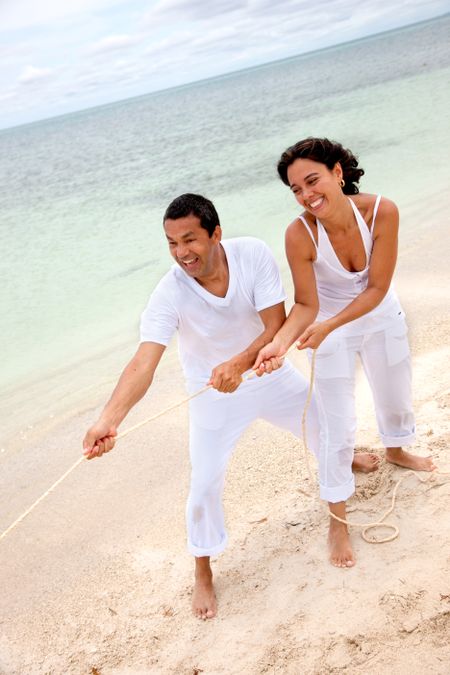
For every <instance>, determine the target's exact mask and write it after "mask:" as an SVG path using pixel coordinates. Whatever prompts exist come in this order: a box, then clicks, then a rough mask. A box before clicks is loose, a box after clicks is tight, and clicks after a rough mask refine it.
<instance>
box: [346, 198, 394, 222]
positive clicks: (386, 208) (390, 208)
mask: <svg viewBox="0 0 450 675" xmlns="http://www.w3.org/2000/svg"><path fill="white" fill-rule="evenodd" d="M377 197H378V195H373V194H370V193H368V192H360V193H359V194H357V195H352V197H351V199H352V200H353V201H354V203H355V204H356V206H357V207H358V210H359V212H360V213H361V215H362V217H363V218H364V220H365V221H366V223H367V224H368V226H369V227H370V225H371V223H372V220H373V214H374V209H375V204H376V201H377ZM397 215H398V208H397V206H396V204H395V203H394V202H393V201H392V200H391V199H388V198H387V197H384V196H383V195H382V196H381V200H380V205H379V207H378V211H377V220H379V219H384V218H391V217H392V216H397Z"/></svg>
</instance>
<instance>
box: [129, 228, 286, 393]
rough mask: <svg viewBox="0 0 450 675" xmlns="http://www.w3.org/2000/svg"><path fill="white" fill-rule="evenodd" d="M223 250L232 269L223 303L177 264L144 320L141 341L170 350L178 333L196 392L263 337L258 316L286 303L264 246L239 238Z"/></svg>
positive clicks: (190, 385) (183, 360) (153, 297)
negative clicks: (219, 368) (223, 365)
mask: <svg viewBox="0 0 450 675" xmlns="http://www.w3.org/2000/svg"><path fill="white" fill-rule="evenodd" d="M222 246H223V248H224V251H225V255H226V257H227V262H228V270H229V284H228V290H227V294H226V296H225V297H224V298H220V297H218V296H216V295H213V294H212V293H210V292H209V291H207V290H205V289H204V288H203V286H201V285H200V284H199V283H198V282H197V281H196V280H195V279H193V278H192V277H190V276H189V275H188V274H186V272H184V270H182V269H181V267H180V266H179V265H174V266H173V267H172V268H171V269H170V271H169V272H167V274H166V275H165V276H164V277H163V278H162V279H161V281H160V282H159V284H158V285H157V286H156V288H155V290H154V291H153V293H152V295H151V296H150V300H149V302H148V304H147V307H146V308H145V310H144V312H143V314H142V317H141V342H156V343H158V344H162V345H168V344H169V342H170V340H171V338H172V336H173V334H174V333H175V331H176V330H178V334H179V352H180V359H181V364H182V367H183V370H184V374H185V376H186V379H187V381H188V382H187V383H188V388H189V389H192V390H194V389H195V388H196V387H198V386H199V385H201V384H204V383H206V382H207V381H208V380H209V378H210V375H211V371H212V369H213V368H214V367H215V366H217V365H219V364H220V363H223V362H224V361H227V360H228V359H230V358H231V357H233V356H235V355H236V354H239V353H240V352H242V351H243V350H244V349H245V348H246V347H248V345H249V344H251V343H252V342H253V340H255V338H256V337H257V336H258V335H260V334H261V333H262V332H263V330H264V324H263V322H262V321H261V318H260V316H259V314H258V312H259V311H261V310H262V309H266V308H267V307H272V306H273V305H276V304H278V303H280V302H283V301H284V300H285V299H286V295H285V292H284V289H283V286H282V283H281V277H280V272H279V270H278V267H277V264H276V262H275V260H274V257H273V255H272V253H271V251H270V249H269V248H268V246H267V245H266V244H265V243H264V242H263V241H261V240H260V239H255V238H254V237H238V238H236V239H227V240H224V241H222Z"/></svg>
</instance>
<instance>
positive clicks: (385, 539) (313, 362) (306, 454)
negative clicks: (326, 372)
mask: <svg viewBox="0 0 450 675" xmlns="http://www.w3.org/2000/svg"><path fill="white" fill-rule="evenodd" d="M316 351H317V350H316V349H314V350H313V353H312V358H311V374H310V379H309V390H308V396H307V398H306V403H305V406H304V408H303V415H302V437H303V455H304V458H305V463H306V468H307V471H308V476H309V479H310V480H311V482H312V483H316V484H317V481H316V480H315V479H314V477H313V474H312V471H311V466H310V463H309V453H310V451H309V448H308V441H307V438H306V414H307V412H308V408H309V404H310V403H311V397H312V393H313V387H314V374H315V366H316ZM411 474H413V475H414V476H415V477H416V478H417V480H419V481H420V482H421V483H428V482H429V481H431V480H433V479H434V476H435V475H436V474H439V475H441V476H449V475H450V472H444V471H438V470H437V469H435V470H434V471H432V472H431V473H430V475H429V476H428V477H427V478H422V476H420V475H419V474H418V473H417V472H416V471H413V470H412V469H408V470H407V472H406V473H405V474H403V476H402V477H401V478H400V479H399V480H398V481H397V482H396V484H395V486H394V490H393V493H392V498H391V506H390V507H389V508H388V510H387V511H386V512H385V513H384V514H383V515H382V516H381V518H380V519H379V520H378V521H375V522H372V523H353V522H350V521H348V520H346V519H344V518H339V516H336V515H335V514H334V513H332V511H329V514H330V516H331V518H334V520H337V521H338V522H340V523H343V524H344V525H349V526H350V527H359V528H362V532H361V536H362V538H363V539H364V541H366V542H367V543H368V544H384V543H386V542H388V541H393V540H394V539H396V538H397V537H398V535H399V533H400V530H399V528H398V527H397V526H396V525H393V524H392V523H385V522H384V520H385V518H387V517H388V515H389V514H390V513H392V511H393V510H394V507H395V501H396V499H397V491H398V488H399V487H400V484H401V483H402V482H403V481H404V480H405V478H407V477H408V476H409V475H411ZM302 492H303V493H304V494H305V495H306V496H307V497H311V498H313V497H315V496H316V494H314V493H311V492H308V491H307V490H302ZM376 527H385V528H388V529H391V530H393V533H392V534H391V535H388V536H386V537H383V538H379V539H377V538H375V537H373V538H371V537H368V536H367V532H368V531H369V530H371V529H374V528H376Z"/></svg>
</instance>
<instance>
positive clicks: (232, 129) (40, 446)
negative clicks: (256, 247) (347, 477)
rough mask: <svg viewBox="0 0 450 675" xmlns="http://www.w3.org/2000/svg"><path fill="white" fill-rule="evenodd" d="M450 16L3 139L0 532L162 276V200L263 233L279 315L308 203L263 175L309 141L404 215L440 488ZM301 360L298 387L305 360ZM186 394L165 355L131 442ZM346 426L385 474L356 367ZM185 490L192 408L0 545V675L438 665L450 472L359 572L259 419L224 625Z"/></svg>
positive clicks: (415, 332)
mask: <svg viewBox="0 0 450 675" xmlns="http://www.w3.org/2000/svg"><path fill="white" fill-rule="evenodd" d="M449 24H450V18H449V16H448V15H447V16H445V17H442V18H440V19H439V20H433V21H430V22H425V23H423V24H420V25H417V26H412V27H408V28H406V29H401V30H398V31H393V32H391V33H387V34H382V35H379V36H373V37H371V38H367V39H363V40H359V41H355V42H353V43H349V44H347V45H340V46H338V47H335V48H330V49H326V50H321V51H319V52H315V53H311V54H306V55H302V56H301V57H294V58H292V59H287V60H285V61H283V62H276V63H272V64H268V65H267V66H262V67H258V68H255V69H250V70H248V71H242V72H239V73H234V74H232V75H230V76H223V77H220V78H214V79H211V80H208V81H204V82H200V83H195V84H193V85H188V86H185V87H180V88H177V89H173V90H167V91H163V92H158V93H156V94H152V95H149V96H143V97H139V98H137V99H132V100H131V99H130V100H128V101H123V102H120V103H118V104H112V105H110V106H104V107H102V108H95V109H91V110H86V111H82V112H80V113H74V114H71V115H67V116H64V117H59V118H55V119H51V120H45V121H42V122H38V123H35V124H31V125H26V126H23V127H17V128H14V129H7V130H2V131H0V155H1V157H2V162H1V164H0V210H1V212H2V219H1V222H0V245H1V247H2V251H3V255H2V260H1V265H2V279H3V280H4V282H3V293H2V297H1V302H2V306H1V308H0V311H1V312H2V316H4V317H5V318H7V320H6V321H4V325H3V326H2V332H1V335H0V351H1V352H2V356H3V364H2V365H3V367H2V372H1V382H0V412H1V417H2V422H1V425H0V432H1V441H0V532H3V531H5V530H6V529H7V528H8V527H9V526H10V525H11V523H13V522H14V521H15V520H16V519H17V518H18V517H19V516H20V515H21V514H23V513H24V512H25V511H26V510H27V509H28V508H29V507H30V506H31V505H32V504H33V503H34V502H35V501H36V500H37V499H39V498H40V497H41V496H42V495H44V494H45V493H46V491H47V490H48V489H49V488H50V487H51V486H52V485H54V483H55V482H56V481H57V480H58V479H59V478H60V477H61V476H63V475H64V474H65V472H66V471H67V470H68V469H69V468H70V467H72V466H73V465H74V463H75V462H77V460H78V459H79V458H80V456H81V451H82V450H81V444H82V439H83V437H84V434H85V432H86V430H87V429H88V428H89V426H90V425H91V424H92V423H93V422H94V421H95V420H96V419H97V417H98V415H99V413H100V411H101V409H102V407H103V405H104V403H105V402H106V400H107V398H108V396H109V394H110V392H111V390H112V388H113V386H114V383H115V381H116V380H117V377H118V375H119V373H120V371H121V369H122V367H123V366H124V365H125V363H126V362H127V361H128V360H129V359H130V358H131V356H132V355H133V353H134V351H135V349H136V345H137V341H138V324H139V315H140V312H141V311H142V310H143V308H144V307H145V303H146V302H147V298H148V296H149V294H150V292H151V290H152V289H153V288H154V286H155V285H156V283H157V282H158V279H159V278H160V277H161V276H162V275H163V274H164V272H165V271H166V270H167V269H168V267H169V265H170V264H171V259H170V256H169V255H168V252H167V250H166V249H167V245H166V241H165V239H164V236H163V233H162V228H161V220H162V214H163V213H164V210H165V208H166V206H167V204H168V203H169V201H170V200H171V199H172V198H173V197H175V196H176V195H177V194H180V193H182V192H188V191H192V192H198V193H201V194H205V195H206V196H208V197H209V198H211V199H212V200H213V202H214V203H215V205H216V207H217V209H218V212H219V215H220V217H221V222H222V225H223V230H224V236H225V237H235V236H240V235H246V236H257V237H260V238H261V239H263V240H264V241H266V243H267V244H268V245H269V246H270V248H271V249H272V250H273V252H274V255H275V257H276V260H277V262H278V263H279V265H280V269H281V271H282V275H283V280H284V283H285V287H286V291H287V294H288V297H289V299H288V302H287V307H288V308H289V306H290V304H291V302H292V283H291V279H290V274H289V270H288V267H287V263H286V260H285V255H284V251H283V233H284V229H285V227H286V225H287V224H288V223H289V222H290V221H291V220H292V219H293V218H295V217H296V215H297V212H298V207H297V205H296V203H295V200H294V199H293V198H292V195H291V194H290V192H289V190H287V189H286V188H285V186H283V185H282V184H281V182H280V181H279V180H278V179H277V177H276V175H275V168H274V167H275V164H276V160H277V158H278V157H279V154H280V152H281V151H282V150H283V149H284V148H285V147H287V146H288V145H289V144H291V143H293V142H295V141H296V140H298V139H299V138H300V137H305V136H307V135H309V134H313V135H316V136H319V135H324V136H325V135H326V136H329V137H330V138H334V139H336V140H339V141H341V142H343V143H344V145H346V146H348V147H350V148H351V149H352V150H353V151H354V152H355V153H356V154H357V155H358V157H359V159H360V162H361V164H362V166H363V167H364V169H365V171H366V173H365V175H364V177H363V179H362V184H361V190H362V191H363V192H372V193H382V194H383V195H386V196H387V197H389V198H391V199H393V200H394V201H395V202H396V203H397V204H398V205H399V208H400V213H401V227H400V246H399V259H398V264H397V270H396V274H395V286H396V289H397V291H398V294H399V296H400V299H401V302H402V305H403V307H404V309H405V312H406V316H407V322H408V326H409V337H410V343H411V349H412V355H413V393H414V405H415V412H416V421H417V441H416V443H415V445H414V447H413V450H414V452H417V453H418V454H421V455H428V454H432V456H433V458H434V459H435V462H436V464H437V465H438V467H439V469H440V470H441V471H442V472H449V471H450V457H449V452H448V447H449V437H450V423H449V419H448V405H449V394H450V382H449V380H450V377H449V375H448V362H449V359H450V348H449V346H448V335H449V329H450V313H449V309H448V290H447V289H448V287H449V271H448V263H447V261H448V260H449V238H448V231H449V220H450V218H449V207H450V204H449V199H448V184H449V179H450V173H449V169H448V156H449V153H450V134H449V131H448V124H447V117H448V113H447V111H448V106H449V105H450V101H449V90H448V86H447V83H448V80H449V75H450V53H449V49H448V37H447V36H448V26H449ZM311 73H314V78H312V77H311ZM225 141H226V142H225ZM290 358H291V360H292V361H293V362H294V363H295V365H296V366H297V367H298V368H299V369H300V370H302V372H304V374H305V375H306V377H308V378H309V366H308V362H307V360H306V357H305V356H304V355H303V354H292V357H290ZM185 397H186V390H185V386H184V381H183V376H182V373H181V369H180V365H179V361H178V354H177V345H176V342H174V343H172V344H171V345H170V346H169V347H168V349H167V350H166V353H165V354H164V357H163V359H162V362H161V365H160V367H159V368H158V371H157V374H156V377H155V381H154V382H153V384H152V387H151V390H150V391H149V393H148V394H147V395H146V396H145V398H144V399H143V400H142V401H141V402H140V403H139V404H138V405H137V406H136V407H135V408H134V409H133V410H132V411H131V412H130V414H129V415H128V417H127V418H126V420H125V421H124V422H123V424H122V427H121V429H120V431H121V432H122V431H125V430H126V429H129V428H130V427H132V426H133V425H135V424H137V423H139V422H141V421H144V420H145V419H147V418H149V417H152V416H154V415H156V414H157V413H159V412H160V411H162V410H164V409H166V408H168V407H171V406H172V405H174V404H175V403H176V402H178V401H180V400H181V399H183V398H185ZM357 412H358V432H357V444H356V451H358V450H361V449H371V450H372V451H374V452H377V453H380V455H381V457H382V456H383V450H382V446H381V444H380V441H379V438H378V434H377V430H376V425H375V419H374V413H373V406H372V401H371V395H370V391H369V389H368V385H367V382H366V381H365V378H364V376H363V373H362V371H361V370H360V371H359V373H358V379H357ZM310 461H311V465H312V467H313V468H314V467H315V464H314V460H313V459H312V458H311V460H310ZM189 474H190V467H189V457H188V410H187V405H181V406H179V407H177V408H175V409H173V410H171V411H170V412H168V413H166V414H165V415H163V416H161V417H159V418H158V419H155V420H154V421H152V422H149V423H148V424H146V425H144V426H142V427H140V428H139V429H137V430H135V431H133V432H132V433H130V434H129V435H128V436H126V437H125V438H123V439H122V440H120V441H119V442H118V443H117V446H116V448H115V449H114V450H113V451H112V452H111V453H110V454H108V455H107V456H105V457H103V458H101V459H96V460H93V461H90V462H87V461H83V462H81V463H80V465H79V466H77V467H76V468H74V469H73V471H71V472H70V474H69V475H68V476H67V477H66V478H65V479H64V480H63V481H62V482H61V484H59V485H58V486H57V487H56V488H55V489H54V490H53V491H52V492H50V493H49V494H48V496H46V498H45V499H44V500H43V501H42V502H40V503H39V504H38V505H37V506H36V507H35V508H34V509H33V511H32V512H31V513H30V514H29V515H27V516H26V518H24V520H23V521H22V522H21V523H19V524H18V525H17V526H16V527H14V528H13V529H12V530H11V531H10V532H9V533H8V534H7V536H5V537H4V538H3V539H1V540H0V581H1V585H2V602H1V603H0V675H62V674H64V675H80V674H87V675H147V674H151V675H153V674H155V675H169V674H172V673H173V674H176V675H178V674H180V675H198V673H205V675H206V674H207V675H216V674H217V675H218V674H221V673H223V674H226V675H230V674H231V675H234V674H238V673H239V674H242V673H244V674H245V675H260V674H261V673H270V674H272V673H280V674H283V675H284V674H285V673H287V674H288V675H300V674H301V675H325V674H328V673H330V674H331V673H345V674H346V675H347V674H348V675H353V674H355V675H356V674H357V673H361V674H364V675H367V674H373V675H404V674H405V673H408V675H422V674H423V673H424V672H429V673H433V674H436V675H447V674H448V673H449V671H450V646H449V639H448V638H449V635H450V589H449V582H448V579H449V572H450V537H449V535H450V521H449V518H448V511H449V507H450V476H448V475H444V473H442V475H439V474H438V473H436V474H434V475H433V478H432V480H430V481H429V482H426V483H422V482H420V480H418V478H417V477H416V476H414V475H408V476H407V477H406V478H405V480H404V481H403V482H402V483H401V485H400V486H399V489H398V495H397V501H396V504H395V508H394V510H393V512H392V513H391V514H390V515H389V516H388V517H387V519H386V520H387V522H389V523H392V524H394V525H395V526H397V527H398V528H399V536H398V537H397V538H396V539H394V540H393V541H391V542H389V543H383V544H369V543H367V542H365V541H364V540H363V539H362V538H361V531H360V529H359V528H357V527H352V529H351V535H352V542H353V546H354V550H355V554H356V566H355V567H354V568H353V569H345V570H342V569H338V568H334V567H333V566H332V565H331V564H330V563H329V561H328V553H327V545H326V536H327V529H328V516H327V511H326V508H325V506H324V504H323V503H322V502H321V501H320V500H319V498H318V496H317V485H316V484H311V481H310V479H309V478H308V472H307V467H306V463H305V456H304V450H303V448H302V445H301V443H299V442H298V440H297V439H295V438H294V437H293V436H291V435H290V434H288V433H284V432H281V431H280V430H278V429H276V428H275V427H272V426H270V425H269V424H266V423H264V422H258V423H256V424H254V425H252V426H251V427H250V428H249V429H248V430H247V431H246V432H245V434H244V435H243V437H242V438H241V439H240V441H239V444H238V447H237V448H236V451H235V453H234V455H233V457H232V460H231V462H230V466H229V471H228V475H227V481H226V488H225V498H224V499H225V512H226V522H227V529H228V531H229V536H230V539H229V544H228V546H227V549H226V550H225V552H224V553H223V554H222V555H220V556H219V557H218V558H217V559H216V560H214V561H213V571H214V574H215V580H216V585H217V596H218V606H219V609H218V616H217V617H216V618H214V619H213V620H210V621H205V622H202V621H199V620H198V619H195V618H194V617H193V616H192V614H191V610H190V596H191V590H192V582H193V561H192V558H191V556H190V555H189V554H188V553H187V550H186V536H185V523H184V511H185V502H186V497H187V493H188V488H189ZM404 475H405V471H404V470H402V469H400V468H397V467H394V466H392V465H387V464H386V463H385V462H384V461H383V459H382V461H381V466H380V468H379V470H378V471H376V472H374V473H372V474H369V475H363V474H358V475H357V479H356V482H357V490H356V494H355V496H354V497H353V498H352V499H351V500H350V502H349V518H350V519H351V521H352V522H356V523H361V522H367V521H369V522H373V521H376V520H378V519H379V518H380V516H382V514H384V513H385V511H386V510H387V509H388V508H389V506H390V504H391V499H392V494H393V490H394V488H395V485H396V483H397V481H398V480H400V479H401V478H402V477H403V476H404ZM426 478H428V477H426ZM307 492H312V493H313V496H312V497H310V496H307V494H306V493H307ZM314 495H315V496H314ZM390 533H391V530H386V529H383V530H378V531H377V532H376V534H377V536H380V537H383V536H387V535H389V534H390Z"/></svg>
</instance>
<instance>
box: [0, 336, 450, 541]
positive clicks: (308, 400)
mask: <svg viewBox="0 0 450 675" xmlns="http://www.w3.org/2000/svg"><path fill="white" fill-rule="evenodd" d="M296 347H297V344H296V343H294V344H293V345H292V346H291V347H290V348H289V349H288V351H287V352H286V355H287V354H288V353H289V352H290V351H292V350H293V349H295V348H296ZM315 363H316V350H313V354H312V359H311V374H310V379H309V389H308V395H307V397H306V403H305V406H304V408H303V415H302V436H303V453H304V457H305V462H306V468H307V471H308V475H309V478H310V480H311V482H312V483H314V482H315V480H314V476H313V473H312V471H311V467H310V463H309V448H308V441H307V438H306V414H307V412H308V408H309V405H310V403H311V398H312V394H313V388H314V372H315ZM255 376H256V373H255V371H254V370H251V371H249V372H248V373H246V374H245V375H243V377H242V379H243V380H250V379H251V378H252V377H255ZM211 388H212V386H211V385H207V386H206V387H203V388H202V389H199V390H198V391H196V392H195V393H193V394H191V395H190V396H187V397H186V398H183V399H181V400H180V401H178V402H177V403H175V404H173V405H171V406H169V407H167V408H165V409H164V410H161V411H160V412H159V413H156V415H153V416H152V417H148V418H147V419H145V420H143V421H142V422H138V423H137V424H135V425H134V426H132V427H129V428H128V429H126V430H125V431H123V432H122V433H121V434H118V435H117V436H116V440H119V439H121V438H124V437H125V436H128V434H130V433H131V432H132V431H135V430H136V429H139V428H140V427H143V426H144V425H145V424H148V423H149V422H153V421H154V420H156V419H158V417H162V416H163V415H165V414H166V413H168V412H170V411H172V410H175V409H176V408H179V407H180V406H182V405H184V404H185V403H188V402H189V401H191V400H192V399H193V398H196V397H197V396H200V395H201V394H203V393H204V392H205V391H207V390H208V389H211ZM85 460H86V457H84V456H81V457H80V458H79V459H77V461H76V462H75V463H74V464H72V466H71V467H70V468H69V469H67V471H66V472H65V473H64V474H63V475H62V476H61V477H60V478H58V480H57V481H55V482H54V483H53V485H51V486H50V487H49V488H48V490H46V491H45V492H44V493H43V494H42V495H41V496H40V497H39V498H38V499H36V501H35V502H33V504H32V505H31V506H30V507H29V508H28V509H27V510H26V511H24V513H22V515H20V516H19V517H18V518H17V519H16V520H15V521H14V522H13V523H11V525H10V526H9V527H8V528H7V529H6V530H4V531H3V532H2V533H1V534H0V540H2V539H3V538H4V537H6V535H7V534H9V533H10V532H11V531H12V530H13V529H14V528H15V527H17V525H19V524H20V523H21V522H22V521H23V520H24V518H26V517H27V516H28V515H29V514H30V513H31V512H32V511H34V509H35V508H36V506H38V504H40V503H41V502H42V501H43V500H44V499H45V498H46V497H48V496H49V494H51V493H52V492H53V490H55V489H56V488H57V487H58V485H60V484H61V483H62V482H63V480H65V479H66V478H67V476H69V474H71V473H72V471H74V470H75V469H76V468H77V467H78V466H79V465H80V464H81V463H82V462H84V461H85ZM411 473H413V474H414V475H415V476H416V477H417V478H418V480H420V482H421V483H427V482H428V481H429V480H431V479H432V478H433V476H434V474H436V473H439V474H441V475H450V473H444V472H442V471H436V470H435V471H433V472H432V474H431V475H430V476H429V477H428V478H421V476H419V475H418V474H417V473H416V472H415V471H412V470H409V471H408V472H407V473H406V474H405V475H404V476H402V478H400V480H399V481H397V483H396V485H395V487H394V491H393V494H392V501H391V506H390V508H389V509H388V510H387V511H386V513H385V514H384V515H383V516H382V517H381V518H380V520H379V521H377V522H373V523H352V522H349V521H348V520H344V519H343V518H339V517H338V516H336V515H335V514H334V513H332V512H331V511H330V516H331V517H332V518H334V519H335V520H337V521H339V522H340V523H344V524H345V525H350V526H351V527H360V528H363V531H362V537H363V539H364V541H367V542H368V543H369V544H382V543H384V542H388V541H392V540H393V539H395V538H396V537H398V535H399V529H398V527H397V526H396V525H392V524H391V523H385V522H383V521H384V519H385V518H387V516H388V515H389V514H390V513H392V511H393V510H394V506H395V500H396V496H397V490H398V488H399V486H400V483H402V481H403V480H404V479H405V478H406V477H407V476H408V474H411ZM305 494H306V495H307V496H308V497H314V496H315V495H314V494H312V493H309V492H307V491H305ZM375 527H387V528H390V529H392V530H394V533H393V534H392V535H390V536H388V537H385V538H383V539H370V538H369V537H367V536H366V532H367V531H368V530H369V529H372V528H375Z"/></svg>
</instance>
